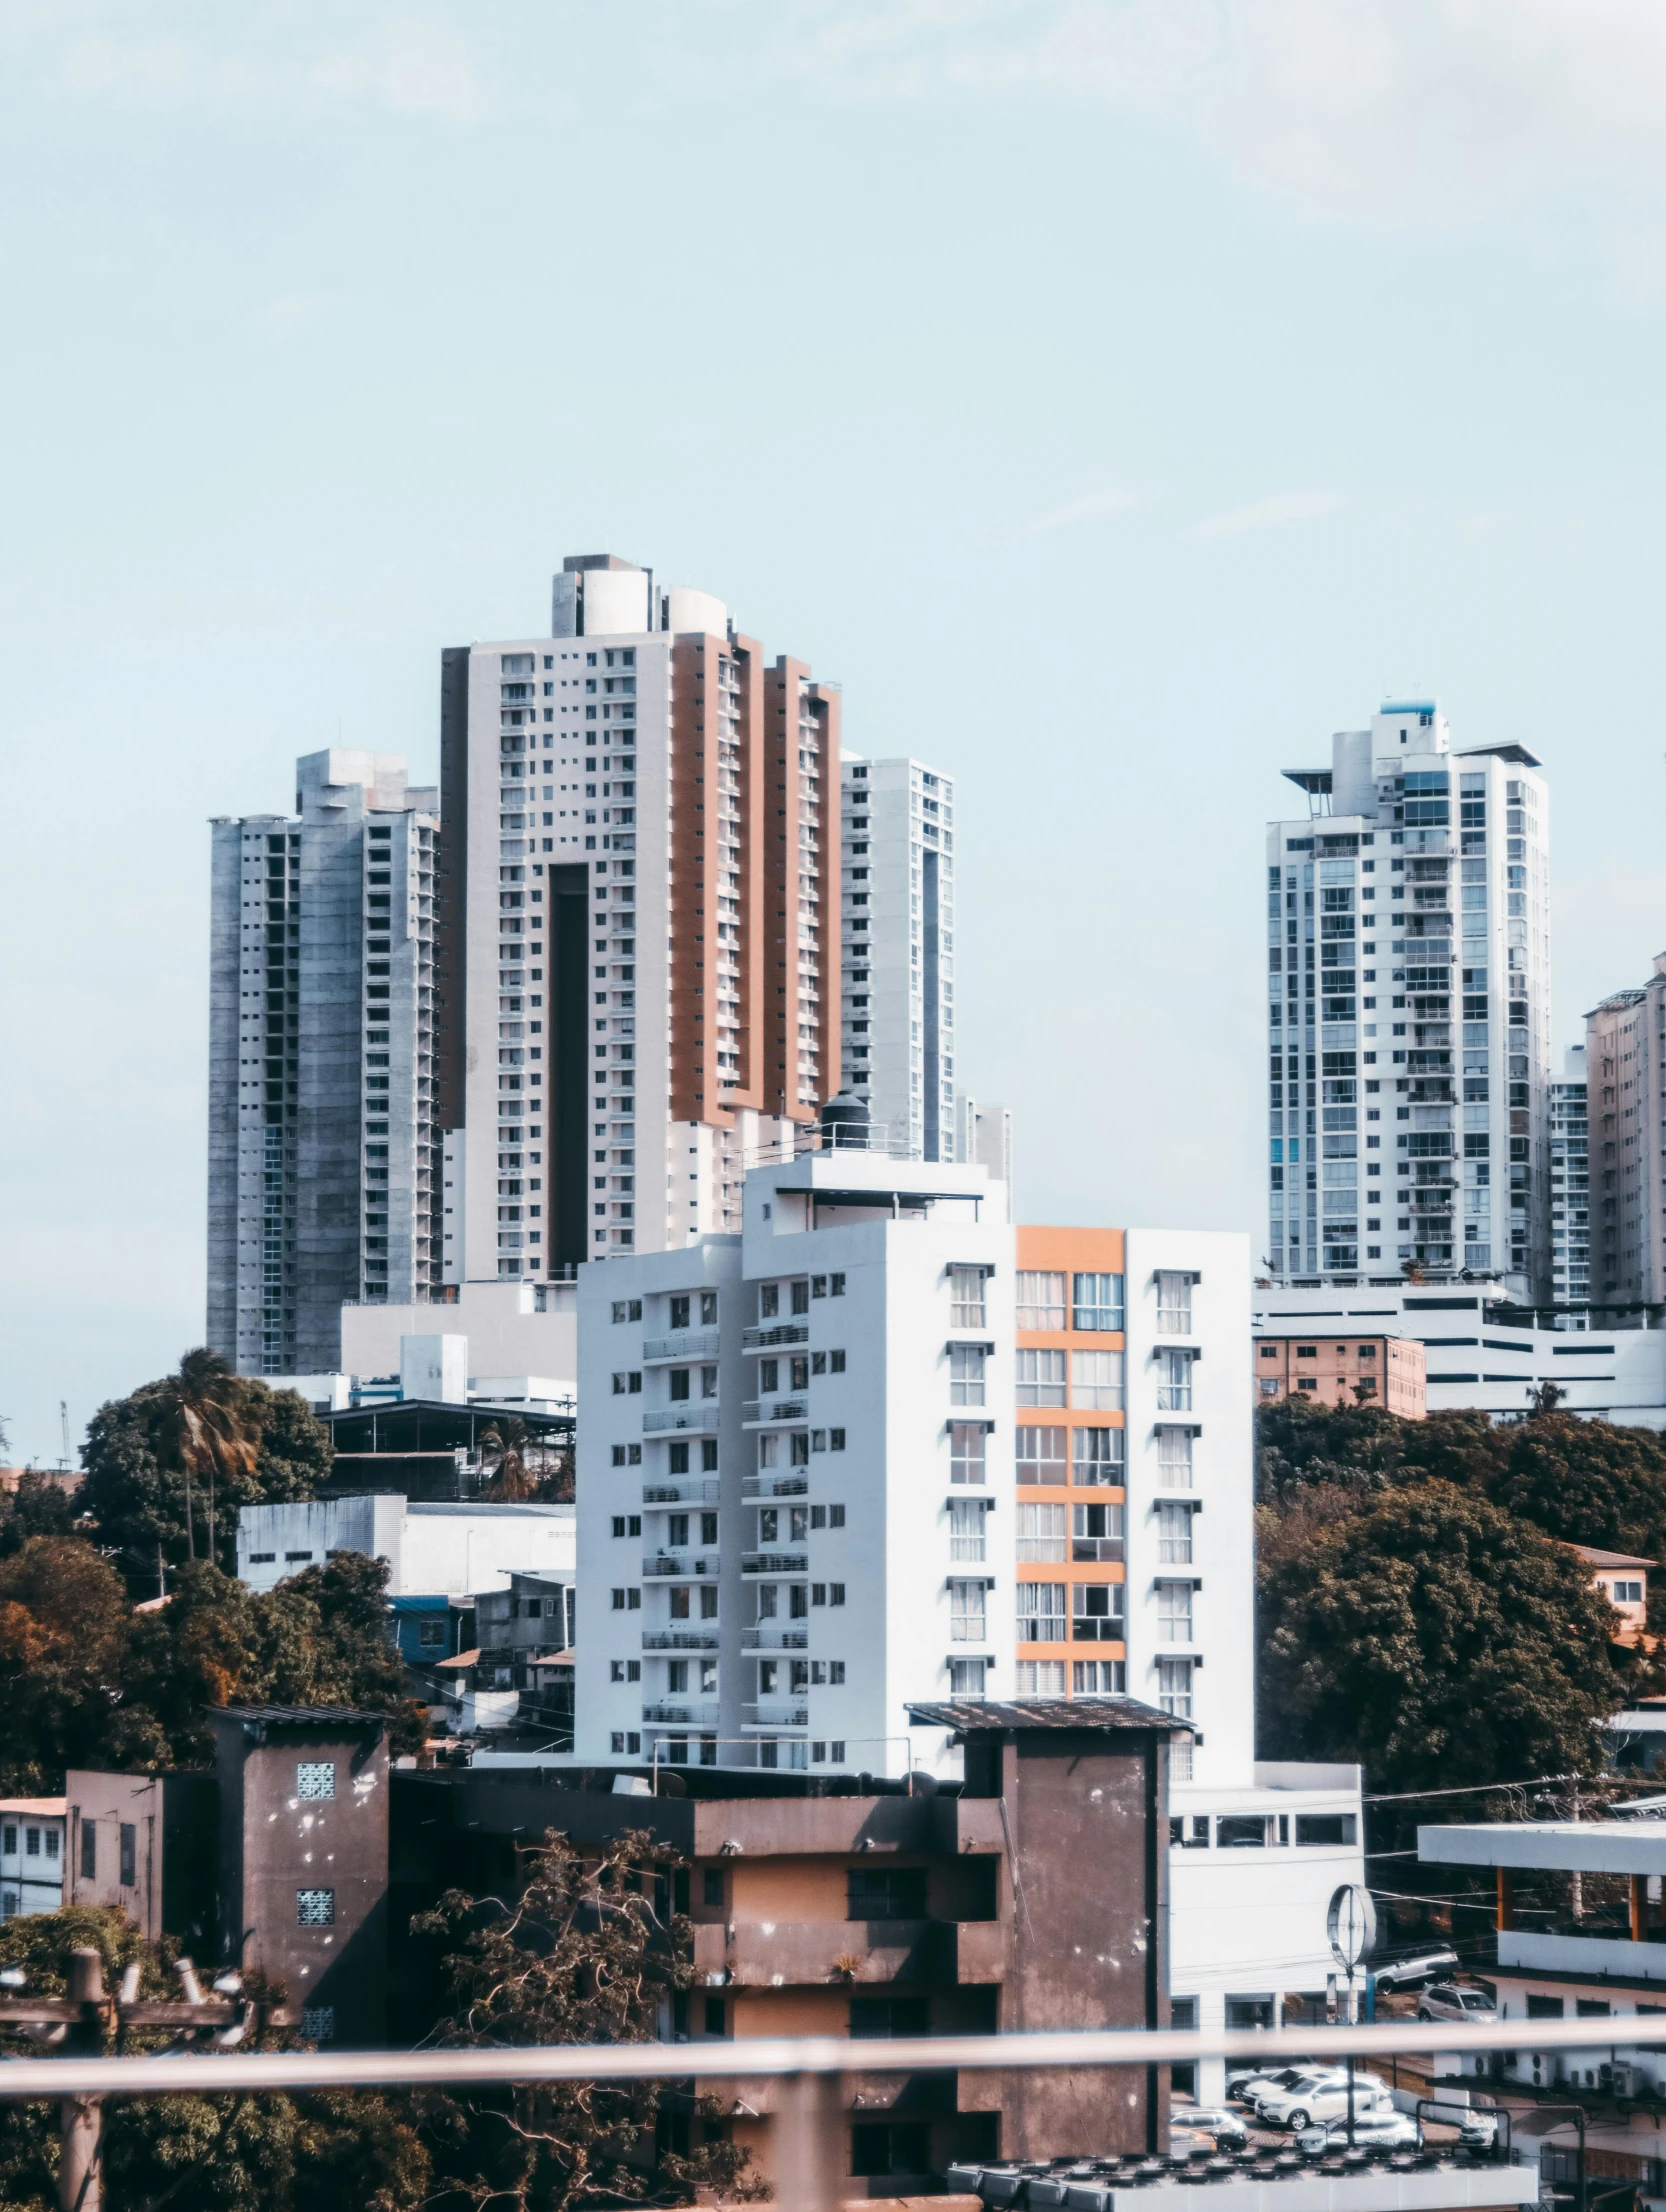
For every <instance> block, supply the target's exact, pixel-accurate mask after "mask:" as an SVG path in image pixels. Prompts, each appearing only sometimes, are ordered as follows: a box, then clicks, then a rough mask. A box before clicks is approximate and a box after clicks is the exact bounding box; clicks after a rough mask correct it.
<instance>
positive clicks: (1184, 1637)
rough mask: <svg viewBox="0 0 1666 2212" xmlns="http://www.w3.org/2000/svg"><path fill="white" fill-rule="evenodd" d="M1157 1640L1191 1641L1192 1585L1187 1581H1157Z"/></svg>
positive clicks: (1167, 1641)
mask: <svg viewBox="0 0 1666 2212" xmlns="http://www.w3.org/2000/svg"><path fill="white" fill-rule="evenodd" d="M1157 1640H1158V1642H1159V1643H1164V1644H1189V1643H1190V1642H1191V1640H1192V1586H1191V1584H1190V1583H1189V1582H1159V1583H1158V1585H1157Z"/></svg>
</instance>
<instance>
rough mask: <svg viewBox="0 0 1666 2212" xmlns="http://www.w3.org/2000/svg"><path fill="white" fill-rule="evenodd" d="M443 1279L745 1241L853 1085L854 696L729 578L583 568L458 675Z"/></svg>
mask: <svg viewBox="0 0 1666 2212" xmlns="http://www.w3.org/2000/svg"><path fill="white" fill-rule="evenodd" d="M440 780H441V791H442V794H443V796H444V802H445V805H446V807H447V809H448V815H447V821H448V829H447V839H446V847H445V854H444V859H443V865H442V870H441V878H440V901H439V913H440V930H439V947H438V954H437V968H438V975H439V1044H438V1066H437V1076H438V1090H439V1100H440V1120H441V1125H442V1127H443V1130H444V1132H445V1137H444V1144H445V1169H444V1182H445V1192H444V1203H445V1205H446V1207H448V1208H449V1209H450V1211H449V1212H448V1213H447V1214H446V1215H445V1217H444V1222H445V1245H444V1254H445V1257H444V1267H443V1273H444V1278H445V1281H446V1283H447V1284H448V1285H452V1284H462V1283H464V1282H467V1281H471V1280H478V1279H481V1278H496V1277H500V1276H502V1277H512V1276H522V1277H525V1276H531V1277H534V1278H538V1279H547V1278H548V1277H550V1276H551V1275H557V1276H559V1275H562V1274H565V1273H567V1272H569V1271H570V1270H571V1268H572V1267H573V1266H574V1265H575V1264H576V1263H578V1262H579V1261H583V1260H590V1259H598V1258H605V1257H609V1256H611V1255H614V1254H618V1253H622V1252H637V1251H647V1252H657V1251H665V1250H680V1249H681V1248H682V1247H683V1246H685V1245H687V1244H688V1243H690V1242H691V1241H692V1240H694V1239H696V1238H698V1237H701V1236H704V1235H710V1234H715V1233H722V1232H726V1231H730V1232H732V1231H738V1229H739V1226H740V1184H741V1178H742V1175H743V1172H744V1169H745V1166H746V1164H747V1162H748V1160H749V1159H750V1158H754V1157H757V1156H758V1155H759V1154H760V1153H761V1152H762V1151H763V1150H765V1149H767V1148H768V1147H769V1146H770V1145H771V1144H773V1143H776V1142H778V1140H779V1138H780V1135H781V1132H782V1131H783V1129H791V1128H793V1127H794V1126H796V1125H798V1124H800V1123H802V1122H806V1121H809V1120H811V1119H813V1118H814V1116H815V1114H816V1112H817V1111H818V1110H819V1107H820V1104H821V1101H822V1100H823V1099H824V1098H825V1097H827V1096H828V1095H830V1094H831V1092H832V1091H833V1090H835V1089H836V1088H837V1082H836V1070H837V1064H838V1048H839V1036H840V1026H839V967H838V958H837V953H836V950H835V948H836V945H837V916H836V911H835V902H836V900H837V897H838V884H839V813H838V805H837V793H838V783H839V701H838V694H837V692H836V691H833V690H831V689H829V688H828V687H827V686H825V685H821V684H818V683H816V682H814V681H813V680H812V678H811V676H810V672H809V670H808V669H807V668H806V667H805V665H804V664H803V663H802V662H801V661H796V660H792V659H789V658H786V657H782V658H779V659H777V660H776V661H775V662H774V663H773V664H770V665H766V663H765V660H764V656H763V651H762V648H761V647H760V646H759V645H758V643H757V641H756V640H754V639H751V638H748V637H745V636H743V635H742V634H741V633H740V632H739V631H738V630H737V629H736V628H735V626H734V624H733V623H732V621H731V620H730V618H729V614H728V610H727V609H726V608H725V607H724V606H723V605H722V604H721V603H720V602H719V601H718V600H716V599H713V598H712V597H711V596H710V595H709V594H707V593H705V592H697V591H689V590H684V589H681V588H672V589H670V590H661V589H659V588H658V587H657V586H656V583H655V579H654V576H653V572H652V571H651V570H646V569H641V568H637V567H635V566H633V565H632V564H631V563H629V562H626V561H620V560H617V559H615V558H614V557H612V556H611V555H597V556H581V557H578V558H574V559H570V560H568V561H567V562H566V563H565V565H564V567H563V570H562V573H561V574H560V575H559V576H558V577H557V578H556V579H555V589H554V607H553V620H552V634H551V635H550V636H549V637H545V638H528V639H521V640H518V641H515V642H511V643H505V644H497V645H476V646H471V647H460V648H458V649H456V650H454V651H449V652H447V653H446V655H445V656H444V662H443V668H442V678H441V778H440Z"/></svg>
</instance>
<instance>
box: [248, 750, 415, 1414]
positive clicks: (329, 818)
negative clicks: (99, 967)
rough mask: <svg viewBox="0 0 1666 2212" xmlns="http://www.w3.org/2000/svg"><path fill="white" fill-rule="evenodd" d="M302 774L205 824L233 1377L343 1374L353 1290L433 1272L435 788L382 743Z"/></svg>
mask: <svg viewBox="0 0 1666 2212" xmlns="http://www.w3.org/2000/svg"><path fill="white" fill-rule="evenodd" d="M296 785H297V789H296V795H295V815H294V817H293V818H289V817H284V816H277V815H252V816H249V817H247V818H245V819H243V820H239V821H233V820H222V821H216V822H215V823H214V825H213V831H214V836H213V888H212V934H211V953H210V1006H209V1139H208V1142H209V1173H208V1341H209V1343H210V1344H211V1345H212V1346H213V1347H214V1349H215V1350H216V1351H218V1352H220V1353H222V1354H223V1355H224V1356H225V1358H227V1359H228V1360H230V1361H231V1362H232V1363H233V1365H234V1366H235V1367H236V1368H237V1370H238V1372H239V1373H240V1374H245V1375H289V1374H297V1373H314V1372H328V1371H330V1370H332V1369H335V1368H337V1367H339V1366H340V1364H341V1308H342V1305H343V1303H344V1302H346V1301H347V1300H350V1299H358V1300H367V1301H371V1302H376V1301H380V1300H386V1299H390V1298H391V1299H394V1300H402V1301H417V1302H420V1301H423V1300H425V1299H427V1298H428V1297H429V1296H430V1294H431V1292H432V1289H433V1286H434V1283H435V1281H436V1279H437V1266H436V1262H437V1251H436V1245H435V1236H436V1228H437V1224H436V1221H435V1218H434V1207H435V1202H436V1196H437V1193H436V1190H435V1180H436V1179H435V1176H434V1166H435V1157H434V1130H433V1087H434V1086H433V932H434V857H435V842H436V836H437V832H438V817H437V808H436V803H435V795H434V793H433V792H431V791H419V790H413V789H411V788H410V787H409V786H408V785H407V782H406V775H405V763H404V761H403V760H402V759H400V758H399V757H398V756H397V755H394V754H391V753H364V752H347V751H340V750H336V751H331V752H325V753H311V754H308V755H307V756H306V757H305V758H304V759H303V760H301V761H300V762H299V763H298V765H297V769H296Z"/></svg>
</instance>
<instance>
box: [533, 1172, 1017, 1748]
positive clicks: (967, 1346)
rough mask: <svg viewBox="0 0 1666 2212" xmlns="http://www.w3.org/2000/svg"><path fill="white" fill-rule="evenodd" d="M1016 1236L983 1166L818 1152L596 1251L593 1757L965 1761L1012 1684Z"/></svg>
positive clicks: (583, 1280) (583, 1432)
mask: <svg viewBox="0 0 1666 2212" xmlns="http://www.w3.org/2000/svg"><path fill="white" fill-rule="evenodd" d="M1012 1239H1013V1232H1012V1230H1011V1228H1010V1227H1009V1226H1008V1224H1007V1220H1006V1203H1005V1194H1004V1192H1003V1191H1002V1190H1001V1189H1000V1188H999V1186H998V1185H992V1184H991V1183H989V1181H988V1180H987V1178H986V1177H985V1175H984V1174H983V1171H982V1170H981V1169H978V1168H966V1167H957V1166H954V1165H952V1164H948V1163H943V1164H924V1163H922V1164H918V1165H909V1166H903V1165H901V1164H899V1163H897V1162H894V1161H892V1160H890V1159H888V1158H885V1157H882V1156H880V1155H878V1154H874V1153H867V1152H862V1151H846V1150H837V1151H825V1152H815V1153H807V1154H804V1155H802V1156H801V1157H799V1158H798V1159H796V1160H793V1161H791V1162H786V1163H782V1164H778V1165H774V1166H769V1167H762V1168H757V1169H754V1170H753V1171H752V1173H751V1174H749V1175H748V1177H747V1179H746V1190H745V1214H744V1226H743V1228H742V1231H741V1234H740V1235H739V1236H715V1237H714V1236H708V1237H703V1238H701V1239H700V1240H699V1241H698V1242H697V1243H696V1244H694V1245H692V1246H690V1247H689V1248H688V1249H687V1250H685V1251H681V1252H663V1253H655V1254H640V1255H636V1256H633V1257H629V1258H623V1259H617V1260H610V1261H609V1263H608V1264H607V1266H606V1267H605V1268H599V1267H585V1268H583V1269H581V1270H580V1275H579V1392H580V1402H581V1403H582V1405H583V1407H584V1419H583V1422H582V1424H581V1426H580V1431H579V1445H578V1454H579V1469H578V1500H579V1505H578V1515H579V1523H578V1527H579V1562H580V1580H581V1586H582V1593H583V1594H582V1596H581V1600H580V1603H581V1607H582V1609H583V1614H584V1621H583V1627H582V1630H581V1633H580V1637H579V1657H578V1679H577V1711H578V1731H577V1755H578V1757H579V1758H580V1759H581V1760H582V1759H586V1758H588V1759H592V1760H605V1759H608V1758H615V1759H617V1758H621V1757H623V1758H638V1757H640V1758H643V1759H650V1758H654V1757H657V1758H658V1759H660V1760H661V1761H666V1760H669V1761H672V1762H675V1763H690V1764H702V1763H703V1764H710V1765H723V1766H731V1765H735V1766H755V1767H766V1768H767V1767H780V1768H803V1769H805V1770H806V1771H809V1772H812V1773H814V1772H823V1771H826V1772H839V1771H844V1772H862V1771H868V1772H872V1773H879V1774H900V1773H902V1772H904V1771H906V1769H907V1768H908V1767H909V1766H910V1765H911V1764H920V1763H922V1762H923V1763H925V1764H927V1765H930V1766H932V1767H935V1768H937V1769H938V1770H940V1771H943V1772H951V1771H955V1770H956V1765H957V1761H958V1756H959V1755H958V1753H957V1752H951V1750H950V1748H949V1745H948V1741H947V1739H946V1738H944V1737H936V1738H927V1737H922V1735H921V1733H920V1731H919V1730H918V1729H913V1730H912V1737H913V1740H912V1743H911V1740H910V1738H911V1723H910V1721H909V1718H908V1714H907V1710H906V1708H907V1705H908V1703H909V1701H910V1700H919V1699H920V1698H922V1697H925V1696H933V1697H948V1696H955V1697H966V1696H978V1695H983V1694H985V1693H993V1694H998V1695H1010V1693H1011V1690H1012V1685H1013V1679H1014V1672H1013V1629H1014V1621H1013V1609H1012V1608H1013V1595H1012V1593H1013V1520H1014V1516H1013V1467H1012V1428H1011V1407H1012V1403H1013V1365H1012V1341H1013V1323H1012V1283H1013V1269H1012V1248H1013V1247H1012Z"/></svg>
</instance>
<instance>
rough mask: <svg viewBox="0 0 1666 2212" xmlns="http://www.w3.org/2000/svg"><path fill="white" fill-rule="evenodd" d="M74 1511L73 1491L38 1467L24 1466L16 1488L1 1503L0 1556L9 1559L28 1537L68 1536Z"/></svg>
mask: <svg viewBox="0 0 1666 2212" xmlns="http://www.w3.org/2000/svg"><path fill="white" fill-rule="evenodd" d="M77 1511H78V1506H77V1503H76V1495H75V1494H72V1493H71V1492H70V1491H68V1490H66V1489H65V1488H64V1486H63V1485H62V1484H61V1483H58V1482H54V1481H53V1479H52V1477H51V1476H50V1475H45V1474H42V1473H41V1472H40V1471H39V1469H38V1468H34V1467H25V1468H24V1470H23V1472H22V1473H21V1474H20V1475H19V1476H18V1478H17V1488H16V1489H15V1490H14V1491H13V1492H12V1493H11V1495H10V1497H8V1498H6V1499H5V1500H4V1501H3V1503H0V1558H10V1556H11V1555H12V1553H13V1552H15V1551H19V1550H21V1549H22V1547H23V1545H25V1544H26V1543H27V1542H28V1541H29V1538H30V1537H31V1536H68V1535H69V1534H70V1532H71V1531H72V1530H73V1528H74V1527H75V1519H76V1513H77Z"/></svg>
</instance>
